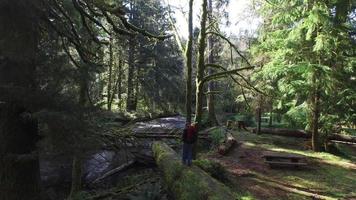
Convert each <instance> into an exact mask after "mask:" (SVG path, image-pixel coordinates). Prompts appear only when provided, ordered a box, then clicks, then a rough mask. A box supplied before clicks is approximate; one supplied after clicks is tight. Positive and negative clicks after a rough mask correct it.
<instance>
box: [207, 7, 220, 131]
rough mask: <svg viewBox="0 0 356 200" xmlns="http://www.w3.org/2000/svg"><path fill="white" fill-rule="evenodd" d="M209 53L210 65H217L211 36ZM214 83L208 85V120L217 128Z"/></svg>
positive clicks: (210, 19)
mask: <svg viewBox="0 0 356 200" xmlns="http://www.w3.org/2000/svg"><path fill="white" fill-rule="evenodd" d="M208 4H209V23H210V24H211V23H212V18H213V5H212V4H213V2H212V0H209V3H208ZM208 52H209V57H208V63H215V61H214V52H215V51H214V40H213V36H212V35H210V36H209V37H208ZM213 73H214V72H213V70H212V69H211V68H209V70H208V74H209V75H211V74H213ZM214 85H215V82H214V81H212V80H211V81H209V83H208V95H207V105H208V120H207V124H208V125H209V126H216V125H218V120H217V119H216V115H215V102H214V98H215V97H214V94H213V93H212V91H214Z"/></svg>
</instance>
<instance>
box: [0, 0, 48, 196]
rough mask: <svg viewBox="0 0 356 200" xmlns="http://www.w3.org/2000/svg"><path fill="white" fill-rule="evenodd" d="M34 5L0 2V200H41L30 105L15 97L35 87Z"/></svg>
mask: <svg viewBox="0 0 356 200" xmlns="http://www.w3.org/2000/svg"><path fill="white" fill-rule="evenodd" d="M36 3H37V1H30V0H27V1H26V0H22V1H10V0H2V1H1V3H0V38H1V39H0V87H3V89H4V90H5V91H6V94H5V93H1V94H0V199H4V200H5V199H6V200H19V199H27V200H38V199H41V197H40V184H39V181H40V170H39V158H38V154H37V153H35V151H36V142H37V139H38V129H37V124H38V123H37V121H36V120H35V119H33V118H32V117H30V116H31V114H30V112H31V110H30V108H27V107H26V105H31V102H26V101H28V99H26V97H25V96H22V95H21V96H19V95H18V94H17V91H18V89H17V88H20V89H21V90H24V91H28V92H29V93H31V92H32V91H33V90H34V89H35V87H36V86H35V81H34V80H35V76H34V75H35V67H36V66H35V63H36V52H37V46H38V35H39V32H38V19H37V17H36V16H35V11H34V10H35V8H34V5H33V4H36ZM24 102H26V103H24ZM23 157H30V159H21V158H23Z"/></svg>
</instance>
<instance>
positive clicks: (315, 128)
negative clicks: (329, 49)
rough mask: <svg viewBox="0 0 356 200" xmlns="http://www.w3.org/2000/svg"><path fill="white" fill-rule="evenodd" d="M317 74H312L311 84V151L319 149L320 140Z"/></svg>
mask: <svg viewBox="0 0 356 200" xmlns="http://www.w3.org/2000/svg"><path fill="white" fill-rule="evenodd" d="M316 79H317V74H316V72H314V74H313V85H314V87H315V89H314V92H313V96H312V147H313V151H321V146H322V145H321V141H320V136H319V117H320V88H319V84H318V83H317V80H316Z"/></svg>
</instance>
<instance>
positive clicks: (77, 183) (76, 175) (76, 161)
mask: <svg viewBox="0 0 356 200" xmlns="http://www.w3.org/2000/svg"><path fill="white" fill-rule="evenodd" d="M82 163H83V161H82V159H81V156H80V155H78V153H76V154H75V155H74V156H73V163H72V185H71V189H70V195H69V197H70V198H71V199H73V198H74V196H75V195H76V194H77V193H78V192H79V191H80V190H81V189H82V170H83V164H82Z"/></svg>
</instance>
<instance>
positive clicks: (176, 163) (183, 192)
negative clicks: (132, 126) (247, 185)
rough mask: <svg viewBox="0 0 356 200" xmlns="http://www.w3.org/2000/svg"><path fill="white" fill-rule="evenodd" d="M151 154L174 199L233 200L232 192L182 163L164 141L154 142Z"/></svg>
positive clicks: (207, 175) (194, 167) (200, 170)
mask: <svg viewBox="0 0 356 200" xmlns="http://www.w3.org/2000/svg"><path fill="white" fill-rule="evenodd" d="M152 150H153V154H154V157H155V160H156V163H157V165H158V167H159V169H160V170H161V171H162V172H163V176H164V179H165V182H166V184H167V186H168V189H169V191H170V192H171V194H172V195H173V196H174V198H175V199H176V200H201V199H204V200H221V199H224V200H234V199H235V198H234V195H233V192H232V191H231V190H230V188H228V187H227V186H225V185H224V184H222V183H220V182H219V181H217V180H216V179H214V178H212V177H211V176H210V175H209V174H208V173H206V172H204V171H203V170H202V169H200V168H198V167H196V166H191V167H187V166H185V165H183V164H182V161H181V159H180V157H179V156H178V155H177V153H176V152H175V151H174V150H173V149H172V148H170V147H169V146H168V145H167V144H166V143H164V142H154V143H153V145H152Z"/></svg>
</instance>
